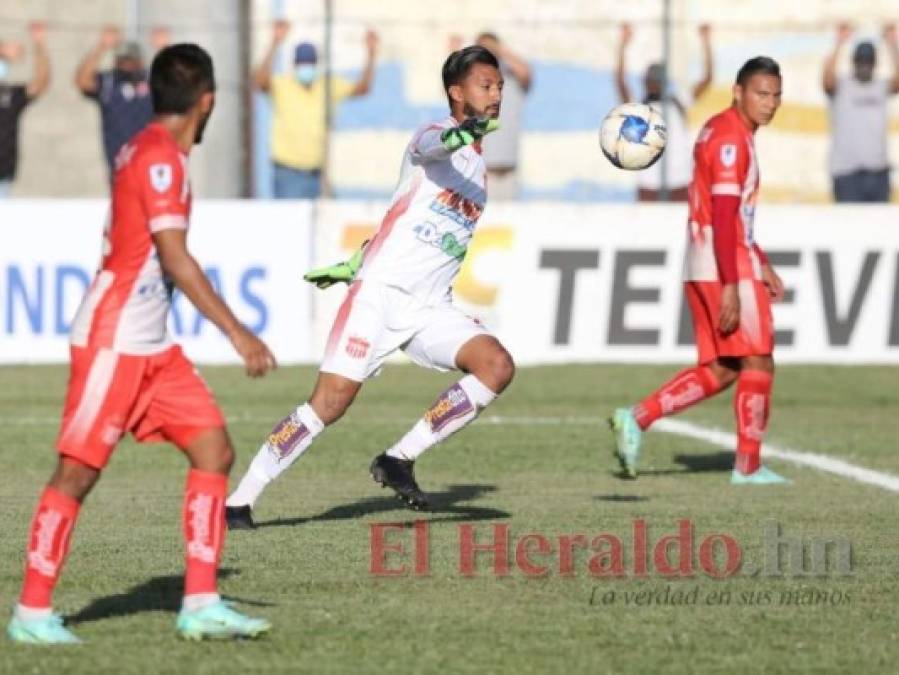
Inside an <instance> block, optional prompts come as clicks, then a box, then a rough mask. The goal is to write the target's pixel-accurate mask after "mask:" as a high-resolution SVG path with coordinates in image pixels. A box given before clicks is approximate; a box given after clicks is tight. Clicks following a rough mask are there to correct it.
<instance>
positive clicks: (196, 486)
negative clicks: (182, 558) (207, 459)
mask: <svg viewBox="0 0 899 675" xmlns="http://www.w3.org/2000/svg"><path fill="white" fill-rule="evenodd" d="M227 492H228V477H227V476H226V475H224V474H221V473H208V472H205V471H198V470H197V469H191V470H190V471H189V472H188V474H187V486H186V488H185V491H184V540H185V542H186V544H187V553H186V563H187V569H186V572H185V575H184V597H185V598H191V597H196V596H200V595H205V596H206V597H212V598H213V599H214V600H215V599H218V596H217V595H215V594H216V592H217V591H216V589H217V587H218V586H217V579H216V577H217V575H218V566H219V560H220V558H221V555H222V547H223V545H224V543H225V495H226V494H227Z"/></svg>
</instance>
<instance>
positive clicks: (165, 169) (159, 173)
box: [150, 164, 172, 192]
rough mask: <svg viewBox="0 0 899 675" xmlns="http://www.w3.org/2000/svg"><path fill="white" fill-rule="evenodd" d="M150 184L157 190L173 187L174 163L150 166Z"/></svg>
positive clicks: (162, 190) (161, 190)
mask: <svg viewBox="0 0 899 675" xmlns="http://www.w3.org/2000/svg"><path fill="white" fill-rule="evenodd" d="M150 185H152V186H153V189H154V190H156V192H165V191H167V190H168V189H169V188H170V187H172V165H171V164H153V165H152V166H150Z"/></svg>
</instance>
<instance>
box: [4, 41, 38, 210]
mask: <svg viewBox="0 0 899 675" xmlns="http://www.w3.org/2000/svg"><path fill="white" fill-rule="evenodd" d="M28 32H29V33H30V34H31V44H32V49H33V52H34V72H33V73H32V75H31V81H30V82H28V84H15V83H12V82H8V81H7V78H8V77H9V69H10V64H11V63H13V62H14V61H18V60H19V59H20V58H22V53H23V51H24V49H23V47H22V45H21V44H19V43H18V42H0V199H2V198H4V197H6V196H7V195H8V194H9V191H10V189H12V183H13V180H14V179H15V177H16V166H17V165H18V160H19V119H20V117H21V115H22V111H23V110H24V109H25V106H27V105H28V104H29V103H31V102H32V101H33V100H34V99H36V98H37V97H38V96H40V95H41V94H42V93H43V92H44V90H45V89H46V88H47V85H49V84H50V59H49V57H48V56H47V46H46V38H47V28H46V26H45V25H44V24H43V23H33V24H31V25H30V26H29V27H28Z"/></svg>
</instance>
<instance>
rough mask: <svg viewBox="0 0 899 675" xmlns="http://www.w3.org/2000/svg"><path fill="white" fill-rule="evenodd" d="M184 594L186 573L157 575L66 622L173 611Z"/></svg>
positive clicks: (227, 571)
mask: <svg viewBox="0 0 899 675" xmlns="http://www.w3.org/2000/svg"><path fill="white" fill-rule="evenodd" d="M237 574H240V570H236V569H233V568H230V567H223V568H222V569H220V570H219V577H218V578H219V579H225V578H227V577H230V576H233V575H237ZM183 595H184V575H183V574H169V575H166V576H160V577H154V578H152V579H150V580H149V581H145V582H144V583H142V584H138V585H137V586H133V587H131V588H129V589H128V590H127V591H125V592H124V593H116V594H115V595H107V596H106V597H103V598H97V599H95V600H93V601H92V602H91V603H90V604H89V605H87V606H86V607H84V608H82V609H81V610H79V611H78V612H77V613H76V614H69V615H66V616H65V617H64V618H65V622H66V623H67V624H70V625H74V624H79V623H88V622H90V621H99V620H100V619H112V618H115V617H121V616H130V615H132V614H140V613H141V612H172V613H175V612H177V611H178V610H180V609H181V598H182V597H183ZM222 598H223V599H225V600H231V601H233V602H237V603H241V604H244V605H249V606H252V607H273V606H274V603H270V602H262V601H259V600H249V599H247V598H238V597H234V596H227V595H223V596H222Z"/></svg>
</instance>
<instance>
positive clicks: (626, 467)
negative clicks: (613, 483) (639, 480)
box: [609, 408, 643, 478]
mask: <svg viewBox="0 0 899 675" xmlns="http://www.w3.org/2000/svg"><path fill="white" fill-rule="evenodd" d="M609 427H610V428H611V429H612V432H613V433H614V434H615V456H616V457H617V458H618V463H619V464H620V465H621V471H622V473H623V474H624V475H625V477H627V478H636V477H637V460H638V459H639V458H640V437H641V436H642V435H643V432H642V431H641V430H640V425H639V424H637V420H636V419H634V414H633V412H631V409H630V408H618V409H616V410H615V413H614V414H613V415H612V417H610V418H609Z"/></svg>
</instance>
